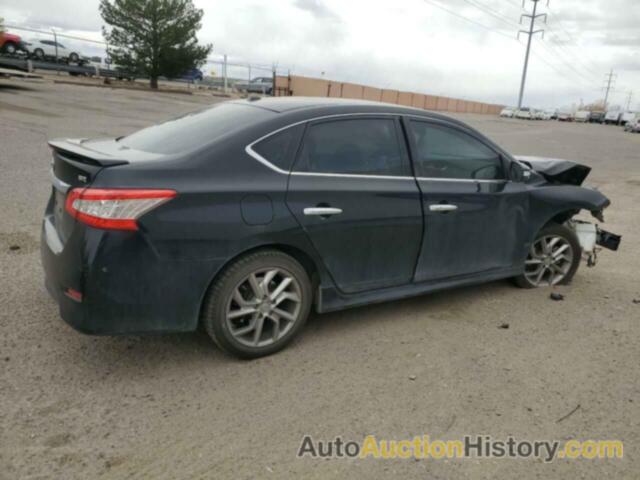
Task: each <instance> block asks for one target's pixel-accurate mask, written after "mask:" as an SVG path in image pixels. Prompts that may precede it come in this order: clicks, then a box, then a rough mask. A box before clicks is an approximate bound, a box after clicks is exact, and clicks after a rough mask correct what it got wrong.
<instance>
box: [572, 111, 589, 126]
mask: <svg viewBox="0 0 640 480" xmlns="http://www.w3.org/2000/svg"><path fill="white" fill-rule="evenodd" d="M589 114H590V112H589V111H588V110H579V111H578V112H576V116H575V121H576V122H583V123H586V122H588V121H589Z"/></svg>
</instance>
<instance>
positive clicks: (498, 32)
mask: <svg viewBox="0 0 640 480" xmlns="http://www.w3.org/2000/svg"><path fill="white" fill-rule="evenodd" d="M422 1H423V2H425V3H428V4H429V5H432V6H434V7H436V8H439V9H440V10H444V11H445V12H447V13H448V14H450V15H453V16H454V17H457V18H459V19H461V20H464V21H465V22H469V23H473V24H474V25H477V26H478V27H481V28H484V29H485V30H488V31H489V32H492V33H495V34H497V35H502V36H503V37H506V38H508V39H510V40H515V39H514V38H513V37H512V36H511V35H507V34H506V33H503V32H501V31H500V30H496V29H494V28H491V27H487V26H486V25H484V24H483V23H480V22H476V21H475V20H472V19H470V18H468V17H465V16H464V15H460V14H458V13H456V12H454V11H453V10H449V9H448V8H446V7H443V6H442V5H439V4H437V3H434V2H432V1H431V0H422ZM516 41H517V40H516Z"/></svg>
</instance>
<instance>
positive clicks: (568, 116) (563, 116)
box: [558, 110, 573, 122]
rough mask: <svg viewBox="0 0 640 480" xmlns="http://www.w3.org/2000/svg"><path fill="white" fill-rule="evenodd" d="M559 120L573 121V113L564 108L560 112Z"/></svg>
mask: <svg viewBox="0 0 640 480" xmlns="http://www.w3.org/2000/svg"><path fill="white" fill-rule="evenodd" d="M558 121H560V122H573V113H572V112H570V111H568V110H562V111H560V112H558Z"/></svg>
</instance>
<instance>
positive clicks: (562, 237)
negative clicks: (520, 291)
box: [514, 223, 582, 288]
mask: <svg viewBox="0 0 640 480" xmlns="http://www.w3.org/2000/svg"><path fill="white" fill-rule="evenodd" d="M581 257H582V247H581V246H580V242H579V241H578V237H577V235H576V234H575V232H574V231H573V230H571V229H570V228H569V227H566V226H564V225H559V224H557V223H552V224H549V225H547V226H545V227H544V228H543V229H542V230H540V232H538V234H537V235H536V238H535V240H534V241H533V243H532V244H531V248H530V249H529V253H528V254H527V258H526V260H525V265H524V273H523V274H522V275H519V276H517V277H514V282H515V284H516V285H517V286H519V287H521V288H537V287H551V286H554V285H566V284H568V283H570V282H571V280H572V279H573V276H574V275H575V273H576V271H577V270H578V267H579V266H580V258H581Z"/></svg>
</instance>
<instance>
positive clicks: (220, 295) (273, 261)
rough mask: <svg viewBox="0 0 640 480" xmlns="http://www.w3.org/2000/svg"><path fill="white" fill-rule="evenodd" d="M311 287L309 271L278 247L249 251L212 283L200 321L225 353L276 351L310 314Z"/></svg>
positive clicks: (259, 354) (242, 354) (247, 355)
mask: <svg viewBox="0 0 640 480" xmlns="http://www.w3.org/2000/svg"><path fill="white" fill-rule="evenodd" d="M312 296H313V293H312V289H311V282H310V280H309V276H308V275H307V272H306V271H305V269H304V268H303V267H302V265H300V264H299V263H298V262H297V261H296V260H295V259H294V258H292V257H290V256H289V255H286V254H284V253H282V252H280V251H278V250H262V251H258V252H255V253H251V254H248V255H246V256H244V257H241V258H240V259H238V260H236V261H235V262H234V263H232V264H231V265H230V266H228V267H227V268H226V269H225V270H224V271H223V273H222V274H221V275H220V276H219V278H217V279H216V280H215V281H214V283H213V284H212V285H211V286H210V287H209V291H208V292H207V295H206V297H205V300H204V305H203V308H202V315H201V322H202V324H203V326H204V327H205V329H206V331H207V333H208V334H209V336H210V337H211V338H212V339H213V341H214V342H215V343H216V344H217V345H218V346H219V347H220V348H221V349H222V350H223V351H224V352H226V353H228V354H230V355H234V356H236V357H240V358H258V357H263V356H265V355H271V354H272V353H275V352H277V351H279V350H282V349H283V348H284V347H286V346H287V345H288V344H289V343H290V342H291V341H292V340H293V339H294V338H295V336H296V335H297V334H298V333H299V332H300V331H301V330H302V328H303V327H304V324H305V323H306V321H307V318H308V316H309V311H310V309H311V303H312Z"/></svg>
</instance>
